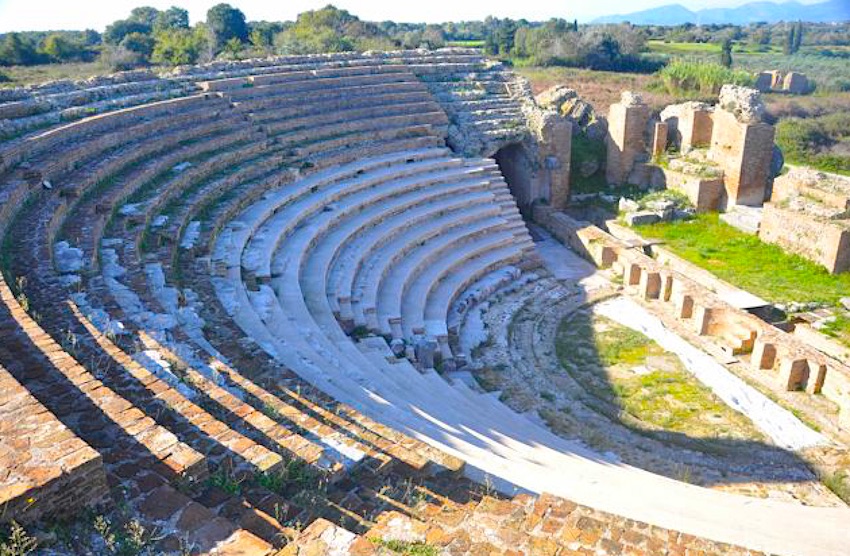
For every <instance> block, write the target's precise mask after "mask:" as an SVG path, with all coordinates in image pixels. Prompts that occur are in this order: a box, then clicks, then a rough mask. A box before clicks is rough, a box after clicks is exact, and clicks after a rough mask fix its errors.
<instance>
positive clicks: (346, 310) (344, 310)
mask: <svg viewBox="0 0 850 556" xmlns="http://www.w3.org/2000/svg"><path fill="white" fill-rule="evenodd" d="M337 302H338V303H339V318H340V320H343V321H346V322H347V321H352V322H353V321H354V311H353V310H352V309H351V297H349V296H347V295H346V296H343V297H339V298H337Z"/></svg>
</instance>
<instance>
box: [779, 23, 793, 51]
mask: <svg viewBox="0 0 850 556" xmlns="http://www.w3.org/2000/svg"><path fill="white" fill-rule="evenodd" d="M794 35H796V32H795V27H794V26H793V25H792V26H791V29H789V30H788V36H787V37H785V45H784V46H783V48H782V53H783V54H785V55H786V56H787V55H790V54H794V41H795V39H794Z"/></svg>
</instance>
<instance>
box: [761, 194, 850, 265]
mask: <svg viewBox="0 0 850 556" xmlns="http://www.w3.org/2000/svg"><path fill="white" fill-rule="evenodd" d="M759 237H760V238H761V240H762V241H764V242H767V243H775V244H777V245H780V246H781V247H782V248H783V249H786V250H788V251H790V252H792V253H796V254H798V255H802V256H803V257H805V258H807V259H809V260H811V261H814V262H816V263H818V264H820V265H823V266H825V267H826V269H827V270H829V271H830V272H832V273H838V272H844V271H847V270H850V230H848V229H847V228H846V227H844V226H840V225H837V224H834V223H831V222H829V221H825V220H818V219H815V218H813V217H812V216H811V215H807V214H803V213H799V212H797V211H793V210H785V209H782V208H780V207H779V206H777V205H776V204H774V203H765V205H764V209H763V210H762V220H761V227H760V228H759Z"/></svg>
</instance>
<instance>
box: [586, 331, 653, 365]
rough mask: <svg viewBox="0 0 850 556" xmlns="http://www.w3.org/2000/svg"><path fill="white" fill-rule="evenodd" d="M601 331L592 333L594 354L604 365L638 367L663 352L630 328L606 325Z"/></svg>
mask: <svg viewBox="0 0 850 556" xmlns="http://www.w3.org/2000/svg"><path fill="white" fill-rule="evenodd" d="M606 324H608V326H607V327H606V329H605V330H603V331H598V330H597V331H595V332H594V342H595V344H596V354H597V356H598V357H599V359H600V360H601V361H602V363H603V364H604V365H607V366H612V365H640V364H641V363H643V361H644V360H645V359H646V358H647V357H648V356H650V355H660V354H662V353H664V351H663V350H662V349H661V348H660V347H659V346H658V344H656V343H655V342H653V341H652V340H650V339H649V338H647V337H646V336H644V335H643V334H641V333H640V332H638V331H637V330H632V329H631V328H626V327H625V326H617V325H614V324H613V323H610V321H609V323H606Z"/></svg>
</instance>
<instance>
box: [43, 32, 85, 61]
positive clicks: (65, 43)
mask: <svg viewBox="0 0 850 556" xmlns="http://www.w3.org/2000/svg"><path fill="white" fill-rule="evenodd" d="M42 51H43V52H44V53H45V54H46V55H47V56H49V57H50V59H51V60H53V61H55V62H65V61H68V60H74V59H78V58H80V56H81V54H82V48H81V47H80V45H79V44H78V43H76V42H73V41H71V40H69V39H68V38H67V37H65V36H62V35H60V34H59V33H53V34H51V35H48V36H47V38H45V39H44V45H43V46H42Z"/></svg>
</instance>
